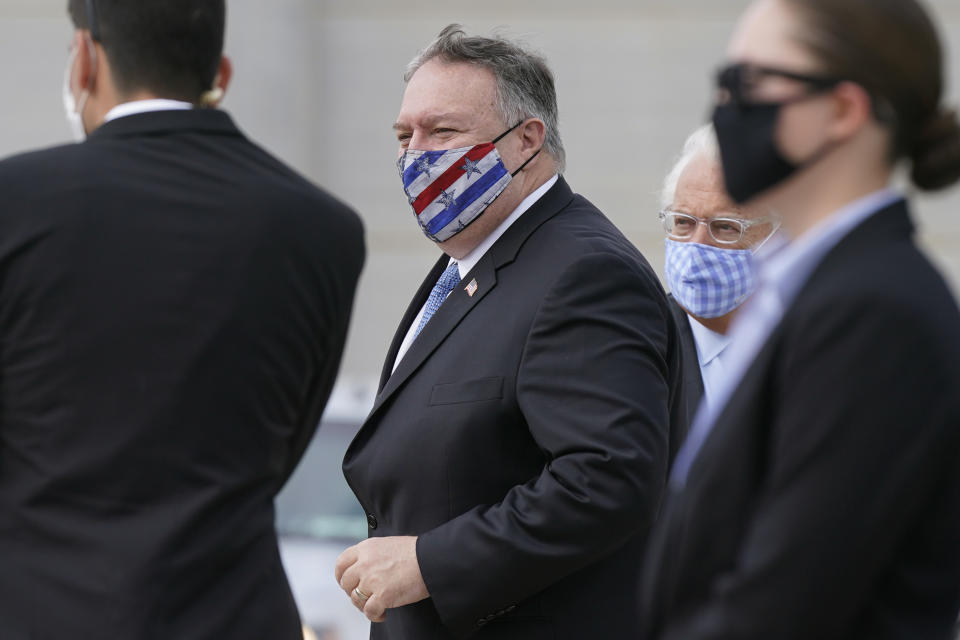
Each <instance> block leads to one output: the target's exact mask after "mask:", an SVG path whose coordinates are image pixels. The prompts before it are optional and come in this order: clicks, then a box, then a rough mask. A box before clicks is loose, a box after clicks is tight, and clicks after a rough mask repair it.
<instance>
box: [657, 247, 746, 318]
mask: <svg viewBox="0 0 960 640" xmlns="http://www.w3.org/2000/svg"><path fill="white" fill-rule="evenodd" d="M664 275H665V276H666V279H667V284H668V285H669V287H670V293H671V294H672V295H673V297H674V299H676V301H677V302H679V303H680V306H681V307H683V308H684V309H686V310H687V311H689V312H690V313H692V314H693V315H695V316H696V317H698V318H719V317H720V316H725V315H727V314H728V313H730V312H731V311H733V310H734V309H736V308H737V307H739V306H740V305H741V304H743V302H744V301H745V300H746V299H747V297H749V296H750V294H751V293H753V291H754V289H755V288H756V275H755V266H754V261H753V252H752V251H750V250H749V249H747V250H740V249H719V248H717V247H712V246H710V245H705V244H697V243H694V242H677V241H675V240H671V239H670V238H667V239H666V264H665V265H664Z"/></svg>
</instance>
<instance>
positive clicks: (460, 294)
mask: <svg viewBox="0 0 960 640" xmlns="http://www.w3.org/2000/svg"><path fill="white" fill-rule="evenodd" d="M572 197H573V192H572V191H571V190H570V187H568V186H567V183H566V182H565V181H564V180H563V178H560V179H559V180H558V181H557V184H555V185H554V186H553V187H552V188H551V189H550V190H549V191H548V192H547V193H546V194H544V196H543V197H542V198H541V199H540V200H538V201H537V202H536V203H534V205H533V206H532V207H531V208H530V210H529V211H527V212H526V213H524V214H523V215H522V216H520V218H519V219H518V220H517V221H516V222H515V223H514V224H513V225H512V226H511V227H510V228H509V229H507V231H506V232H505V233H504V234H503V236H502V237H501V238H500V239H499V240H497V242H496V243H495V244H494V245H493V247H491V249H490V250H489V251H487V253H486V254H485V255H484V256H483V257H482V258H481V259H480V261H479V262H478V263H477V265H476V266H475V267H474V268H473V269H472V270H471V271H470V273H468V274H467V275H466V277H465V278H463V281H462V282H461V283H460V284H459V285H458V286H457V288H456V289H454V290H453V292H452V293H451V294H450V296H449V297H448V298H447V299H446V301H445V302H444V303H443V304H442V305H441V306H440V309H439V310H438V311H437V313H436V314H435V315H434V316H433V317H432V318H431V319H430V322H428V323H427V325H426V326H425V327H424V328H423V331H421V332H420V335H419V336H417V339H416V340H414V341H413V344H412V345H410V349H409V350H408V351H407V353H406V354H405V355H404V356H403V359H402V360H401V361H400V364H399V365H398V366H397V368H396V370H395V371H393V373H392V374H391V373H390V368H391V367H392V366H393V362H394V360H395V359H396V354H397V352H398V351H399V349H400V345H401V344H402V342H403V338H404V336H405V335H406V332H407V331H408V330H409V327H410V324H411V323H412V322H413V320H414V318H415V317H416V314H417V313H418V312H419V311H420V307H422V306H423V303H424V302H425V301H426V299H427V297H428V296H429V294H430V290H431V289H432V288H433V285H434V284H435V283H436V281H437V279H438V278H439V277H440V274H441V273H442V272H443V269H445V268H446V265H447V263H448V258H447V257H446V256H444V257H443V258H441V259H440V261H439V262H437V264H436V265H435V266H434V269H433V271H431V273H430V275H429V276H428V277H427V279H426V280H425V281H424V283H423V285H421V287H420V290H419V291H418V292H417V296H416V297H415V298H414V300H413V302H412V303H411V304H410V307H409V308H408V309H407V313H406V314H405V315H404V320H403V321H402V322H401V324H400V328H399V329H398V330H397V334H396V335H395V336H394V340H393V345H391V347H390V354H389V355H388V357H387V361H386V363H385V364H384V369H383V373H382V376H381V387H380V392H379V393H378V394H377V399H376V401H375V402H374V405H373V409H372V410H371V412H370V416H369V417H368V418H367V423H365V426H366V424H369V422H370V420H371V419H372V418H373V417H374V416H375V415H376V414H377V413H378V412H379V411H380V409H381V408H382V407H383V406H384V404H385V403H386V402H387V400H389V399H390V397H391V396H393V394H394V393H396V392H397V390H398V389H400V388H401V387H402V386H403V384H404V383H405V382H406V381H407V380H408V379H409V378H410V376H412V375H413V374H414V373H416V371H417V370H418V369H420V367H421V366H422V365H423V363H424V362H425V361H426V359H427V358H428V357H429V356H430V355H431V354H432V353H433V352H434V351H435V350H436V349H437V347H439V346H440V345H441V344H442V343H443V341H444V340H446V338H447V337H448V336H449V335H450V334H451V333H452V332H453V330H454V329H455V328H456V327H457V325H459V324H460V322H461V321H462V320H463V319H464V317H466V315H467V314H468V313H470V311H471V310H472V309H473V308H474V307H476V306H477V305H478V304H480V301H481V300H483V299H484V298H485V297H486V296H487V294H488V293H490V291H492V290H493V288H494V287H496V285H497V270H498V269H500V268H501V267H503V266H505V265H506V264H509V263H510V262H512V261H513V260H515V259H516V256H517V254H518V253H519V251H520V248H521V247H522V246H523V243H524V242H526V240H527V238H529V237H530V235H531V234H532V233H533V232H534V231H535V230H536V229H537V228H539V227H540V225H542V224H543V223H544V222H546V221H547V220H549V219H550V218H552V217H553V216H554V215H556V214H557V213H558V212H559V211H560V210H561V209H563V208H564V207H565V206H566V205H567V204H569V202H570V200H571V199H572ZM474 280H475V281H476V289H475V290H474V291H473V293H472V294H471V293H469V290H470V289H472V288H473V287H472V286H471V285H472V283H473V281H474Z"/></svg>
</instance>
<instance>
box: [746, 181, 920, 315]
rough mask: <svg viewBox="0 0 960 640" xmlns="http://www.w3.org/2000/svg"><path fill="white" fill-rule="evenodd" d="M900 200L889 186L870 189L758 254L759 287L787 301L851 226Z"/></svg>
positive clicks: (897, 194) (896, 192)
mask: <svg viewBox="0 0 960 640" xmlns="http://www.w3.org/2000/svg"><path fill="white" fill-rule="evenodd" d="M902 199H903V195H902V194H900V193H899V192H898V191H896V190H894V189H891V188H887V189H881V190H879V191H874V192H873V193H871V194H869V195H866V196H864V197H862V198H860V199H858V200H855V201H854V202H851V203H850V204H848V205H847V206H845V207H843V208H842V209H840V210H838V211H836V212H835V213H833V214H832V215H830V216H828V217H827V218H826V219H825V220H822V221H820V222H819V223H817V225H815V226H814V227H813V228H812V229H810V230H808V231H807V232H806V233H804V234H803V235H801V236H800V237H799V238H796V239H794V240H793V241H790V242H785V243H783V244H781V245H779V246H777V247H775V248H773V250H772V251H770V252H766V253H765V254H763V255H760V256H758V262H759V273H760V282H761V286H769V287H772V288H773V289H775V290H776V291H777V293H778V296H779V298H780V300H781V302H783V303H786V302H787V301H789V300H791V299H792V298H793V297H794V296H795V295H796V294H797V292H798V291H799V290H800V288H801V287H802V286H803V284H804V283H805V282H806V281H807V278H808V277H809V276H810V273H811V272H812V271H813V269H814V268H815V267H816V266H817V264H819V263H820V260H821V259H822V258H823V257H824V256H825V255H826V254H827V252H829V251H830V250H831V249H832V248H833V247H835V246H836V245H837V244H838V243H839V242H840V241H841V240H842V239H843V238H844V237H845V236H846V235H847V234H848V233H850V232H851V231H852V230H853V229H854V227H856V226H857V225H859V224H860V223H861V222H863V221H864V220H866V219H867V218H869V217H870V216H871V215H873V214H874V213H876V212H878V211H880V210H882V209H885V208H886V207H888V206H890V205H891V204H893V203H894V202H897V201H898V200H902Z"/></svg>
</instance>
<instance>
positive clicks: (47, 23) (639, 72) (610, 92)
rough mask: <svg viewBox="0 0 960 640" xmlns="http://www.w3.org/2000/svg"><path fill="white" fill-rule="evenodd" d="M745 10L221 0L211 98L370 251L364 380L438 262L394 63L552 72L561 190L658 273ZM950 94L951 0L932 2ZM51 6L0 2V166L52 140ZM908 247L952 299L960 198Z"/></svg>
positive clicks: (956, 72) (955, 39) (690, 1)
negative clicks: (493, 53)
mask: <svg viewBox="0 0 960 640" xmlns="http://www.w3.org/2000/svg"><path fill="white" fill-rule="evenodd" d="M746 4H747V2H746V1H745V0H648V1H644V2H638V1H636V0H633V1H631V0H593V1H592V2H589V3H584V2H573V1H571V0H526V1H524V2H517V1H516V0H512V1H510V2H505V1H503V0H488V1H486V2H483V3H480V2H467V1H465V0H446V1H444V2H440V1H437V0H421V1H420V2H417V3H399V2H391V1H388V0H353V1H352V2H346V1H339V2H334V1H330V0H230V2H229V9H230V16H229V20H230V27H229V33H228V42H227V53H228V54H229V55H230V56H231V57H232V58H233V60H234V63H235V67H236V75H235V78H234V84H233V87H232V89H231V91H230V93H229V95H228V97H227V100H226V101H225V105H224V106H225V108H226V109H228V110H229V111H231V112H232V113H233V114H234V115H235V116H236V118H237V120H238V121H239V123H240V124H241V126H242V127H243V128H244V129H245V130H246V131H247V132H248V133H249V134H250V135H251V137H253V138H255V139H256V140H257V141H259V142H260V143H261V144H263V145H264V146H265V147H267V148H268V149H270V150H272V151H273V152H275V153H276V154H278V155H279V156H280V157H281V158H283V159H284V160H286V161H288V162H289V163H291V164H292V165H294V166H295V167H297V168H298V169H300V170H301V171H302V172H303V173H305V174H306V175H307V176H309V177H310V178H311V179H313V180H314V181H316V182H317V183H319V184H321V185H323V186H324V187H326V188H327V189H329V190H330V191H332V192H334V193H335V194H337V195H338V196H340V197H341V198H343V199H344V200H346V201H348V202H349V203H351V204H352V205H353V206H354V207H355V208H356V209H357V210H358V211H359V212H360V213H361V214H362V215H363V218H364V220H365V221H366V225H367V240H368V244H369V250H370V257H369V260H368V264H367V268H366V272H365V274H364V277H363V281H362V283H361V289H360V294H359V299H358V302H357V307H356V315H355V321H354V324H353V328H352V331H351V337H350V343H349V345H348V348H347V354H346V357H345V361H344V367H343V373H344V375H345V376H346V377H349V378H356V379H369V378H372V377H375V376H376V374H377V372H378V371H379V367H380V364H381V361H382V358H383V355H384V353H385V351H386V349H387V345H388V343H389V340H390V337H391V336H392V333H393V331H394V328H395V325H396V323H397V322H398V320H399V317H400V315H401V314H402V312H403V310H404V308H405V306H406V304H407V302H408V301H409V298H410V296H411V295H412V293H413V292H414V290H415V289H416V287H417V286H418V285H419V283H420V281H421V279H422V278H423V275H424V273H425V272H426V270H427V269H428V268H429V266H430V265H431V264H432V262H433V261H434V260H435V258H436V256H437V250H436V248H435V247H433V246H432V245H431V244H430V243H429V242H428V241H426V240H425V239H424V238H423V236H422V235H421V233H420V231H419V229H418V228H417V226H416V224H415V223H414V221H413V219H412V215H411V214H410V212H409V210H408V209H407V206H406V203H405V201H404V197H403V195H402V192H401V189H400V186H399V181H398V179H397V175H396V169H395V165H394V161H395V157H396V144H395V140H394V137H393V132H392V131H391V129H390V125H391V124H392V123H393V121H394V119H395V116H396V113H397V110H398V108H399V103H400V96H401V93H402V90H403V83H402V80H401V76H402V73H403V68H404V66H405V64H406V62H407V61H408V60H409V59H410V58H411V57H412V56H413V55H414V54H415V53H416V52H417V50H418V49H419V48H420V47H421V46H422V45H424V44H425V43H426V42H428V41H429V40H430V38H431V37H432V36H433V35H434V34H436V33H437V32H438V31H439V30H440V29H441V28H442V27H443V26H444V25H446V24H447V23H449V22H461V23H463V24H465V25H466V26H467V27H468V29H469V30H470V31H472V32H479V33H485V32H488V31H490V30H491V29H494V28H498V27H499V28H503V29H504V30H505V31H506V32H507V33H509V34H512V35H515V36H520V37H522V38H523V39H524V40H526V41H527V42H528V43H530V44H531V45H533V46H534V47H535V48H537V49H539V50H541V51H542V52H543V53H545V54H546V55H547V57H548V58H549V59H550V61H551V63H552V66H553V68H554V71H555V73H556V75H557V81H558V90H559V95H560V111H561V127H562V133H563V137H564V140H565V143H566V147H567V151H568V157H569V166H568V170H567V174H566V175H567V179H568V180H569V182H570V183H571V185H572V186H573V187H574V189H576V190H577V191H579V192H581V193H583V194H584V195H586V196H587V197H589V198H590V199H591V200H593V201H594V202H595V203H596V204H597V205H599V206H600V208H601V209H603V210H604V211H605V212H606V213H607V214H608V215H609V216H610V217H611V218H612V219H613V220H614V221H615V222H616V223H617V224H618V225H619V226H620V227H621V228H622V229H623V230H624V232H625V233H626V234H627V235H628V236H629V237H630V238H631V239H632V240H633V241H634V242H636V243H637V244H638V245H639V246H640V248H641V249H642V250H643V251H644V253H645V254H646V255H647V257H648V258H649V259H650V261H651V262H652V263H653V264H654V265H655V266H657V267H658V268H659V267H660V265H661V262H662V234H661V232H660V229H659V228H658V226H657V222H656V212H657V190H658V188H659V184H660V181H661V179H662V175H663V173H664V172H665V171H666V170H667V169H668V167H669V165H670V163H671V159H672V158H673V157H674V155H675V154H676V153H677V152H678V150H679V146H680V144H681V143H682V141H683V139H684V138H685V136H686V135H687V133H688V132H689V131H691V130H692V129H693V128H694V127H696V126H697V125H698V124H700V123H701V122H703V121H704V119H705V116H706V114H707V108H708V102H709V98H710V78H711V72H712V70H713V69H714V68H715V67H716V66H717V64H718V63H719V62H720V61H721V60H722V57H723V50H724V44H725V41H726V39H727V37H728V35H729V33H730V31H731V29H732V27H733V23H734V21H735V19H736V16H737V15H738V14H739V12H740V11H741V10H742V9H743V8H744V7H745V6H746ZM930 5H931V6H932V8H933V10H934V11H935V13H936V15H937V17H938V20H939V22H940V24H941V28H942V31H943V34H944V36H945V38H946V40H947V41H948V43H949V45H950V48H951V65H950V69H949V73H950V79H951V81H950V91H951V96H952V101H953V102H956V99H957V95H958V92H957V87H958V86H960V2H957V0H936V1H933V2H930ZM65 6H66V0H0V33H2V34H3V37H2V38H0V60H3V64H2V65H0V86H2V87H3V95H4V97H5V101H4V102H5V103H4V109H3V113H4V115H5V120H6V122H5V124H4V125H3V126H0V155H8V154H10V153H14V152H17V151H20V150H24V149H28V148H32V147H36V146H40V145H46V144H53V143H57V142H62V141H65V140H66V139H67V138H68V130H67V127H66V124H65V122H64V119H63V114H62V108H61V103H60V85H61V80H62V71H63V67H64V64H65V62H66V53H67V52H66V46H67V44H68V42H69V38H70V33H71V32H70V28H69V24H68V20H67V18H66V14H65ZM917 209H918V218H919V222H920V225H921V234H922V240H923V242H924V243H925V244H926V245H927V246H928V247H929V248H930V250H931V253H932V255H933V256H934V259H935V260H936V261H937V262H938V263H939V264H940V265H941V266H942V268H943V269H944V271H945V273H946V274H947V276H948V278H949V279H950V281H951V283H952V284H953V286H954V287H955V289H957V290H960V189H957V190H954V191H951V192H948V193H947V194H944V195H942V196H938V197H934V198H929V197H928V198H921V199H919V200H918V201H917Z"/></svg>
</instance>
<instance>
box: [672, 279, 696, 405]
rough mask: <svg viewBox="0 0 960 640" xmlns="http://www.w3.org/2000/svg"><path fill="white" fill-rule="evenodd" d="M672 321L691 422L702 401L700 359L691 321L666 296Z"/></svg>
mask: <svg viewBox="0 0 960 640" xmlns="http://www.w3.org/2000/svg"><path fill="white" fill-rule="evenodd" d="M667 299H669V300H670V312H671V313H672V314H673V321H674V322H676V323H677V328H678V329H679V331H680V347H681V348H680V351H681V353H682V355H683V390H684V394H685V395H686V397H687V418H689V419H690V420H691V421H692V420H693V417H694V415H696V413H697V407H699V406H700V401H701V400H702V399H703V374H702V373H701V371H700V357H699V356H698V355H697V341H696V339H695V338H694V337H693V329H692V328H691V327H690V323H691V322H696V320H693V319H691V318H690V317H689V316H688V315H687V312H686V311H684V309H683V307H681V306H680V304H679V303H678V302H677V300H676V298H674V297H673V296H672V295H668V296H667Z"/></svg>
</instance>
